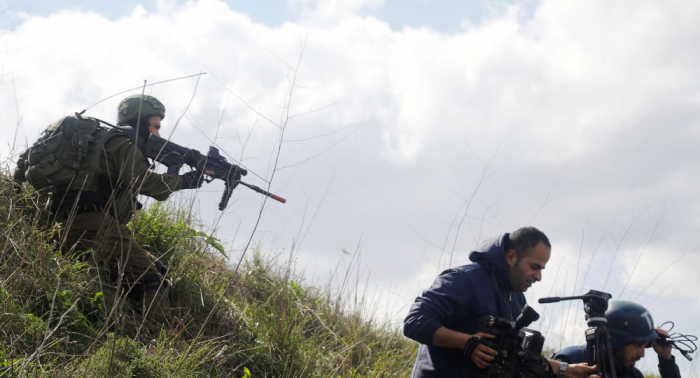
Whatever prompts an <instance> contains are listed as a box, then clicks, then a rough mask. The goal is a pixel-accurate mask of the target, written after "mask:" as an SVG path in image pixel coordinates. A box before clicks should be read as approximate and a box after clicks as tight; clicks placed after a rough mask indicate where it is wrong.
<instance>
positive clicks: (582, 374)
mask: <svg viewBox="0 0 700 378" xmlns="http://www.w3.org/2000/svg"><path fill="white" fill-rule="evenodd" d="M596 369H598V367H597V366H596V365H593V366H588V364H569V365H568V366H567V367H566V377H567V378H588V377H589V376H591V377H597V378H600V377H599V376H598V375H595V371H596Z"/></svg>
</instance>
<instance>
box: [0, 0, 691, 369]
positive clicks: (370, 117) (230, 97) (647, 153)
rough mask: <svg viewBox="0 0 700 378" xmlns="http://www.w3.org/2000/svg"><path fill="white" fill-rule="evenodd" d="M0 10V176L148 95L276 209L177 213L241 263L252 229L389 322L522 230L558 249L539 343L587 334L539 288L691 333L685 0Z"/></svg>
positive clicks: (202, 208)
mask: <svg viewBox="0 0 700 378" xmlns="http://www.w3.org/2000/svg"><path fill="white" fill-rule="evenodd" d="M464 3H468V4H464ZM0 4H1V5H2V6H0V11H1V12H2V13H0V26H1V27H2V29H1V32H0V33H1V34H0V37H1V38H2V39H1V40H0V42H2V43H1V44H0V128H1V129H2V131H3V135H5V140H4V141H5V143H3V144H2V146H0V159H2V161H3V163H4V165H5V166H11V164H12V163H11V162H12V160H13V158H14V157H15V156H16V154H17V153H18V152H21V150H23V149H24V148H25V147H26V146H27V145H28V144H29V143H31V142H32V141H33V140H34V139H36V137H37V136H38V135H39V133H40V132H41V130H42V129H43V128H44V127H45V126H46V125H48V124H49V123H51V122H52V121H53V120H55V119H57V118H59V117H62V116H65V115H68V114H72V113H74V112H76V111H81V110H83V109H88V110H87V112H86V114H88V115H92V116H95V117H97V118H101V119H104V120H107V121H109V120H114V119H115V111H116V108H117V105H118V103H119V101H120V100H121V99H122V98H123V97H126V96H127V95H130V94H135V93H139V92H140V91H141V90H143V88H142V86H143V85H144V83H145V84H147V85H148V86H147V87H146V88H145V91H146V93H148V94H151V95H154V96H156V97H158V98H159V99H160V100H161V101H162V102H163V103H164V104H165V106H166V108H167V110H166V117H165V119H164V120H163V128H162V129H161V134H162V135H163V136H165V137H170V138H171V140H173V141H174V142H176V143H178V144H181V145H183V146H186V147H188V148H195V149H198V150H200V151H202V152H205V151H206V150H207V148H208V146H210V145H212V144H214V145H216V146H218V147H219V148H220V150H221V151H222V153H224V154H225V156H226V157H227V158H228V159H229V160H230V161H232V162H235V163H237V164H240V165H241V166H243V167H245V168H246V169H248V170H249V171H250V173H249V174H248V176H246V177H245V178H244V179H245V181H246V182H249V183H251V184H254V185H259V186H263V187H265V188H268V187H269V190H270V191H272V192H274V193H277V194H279V195H280V196H282V197H285V198H286V199H287V200H288V201H287V203H286V204H281V203H277V202H274V201H267V202H264V199H263V197H262V196H260V195H258V194H257V193H255V192H253V191H250V190H247V189H245V188H239V189H236V191H235V192H234V195H233V197H232V199H231V202H230V204H229V206H228V208H227V209H226V210H225V211H224V212H220V211H218V210H217V207H218V206H217V204H218V201H219V198H220V195H221V192H222V190H223V184H222V183H221V182H212V183H210V184H205V186H204V187H203V188H202V189H200V190H198V191H183V192H181V193H179V194H178V195H176V196H175V198H173V199H171V200H170V201H171V202H173V203H180V204H184V205H186V206H190V205H191V206H193V209H194V211H195V212H196V213H197V215H198V216H199V217H200V219H201V229H202V230H203V231H206V232H211V233H214V234H215V235H216V236H218V237H219V238H221V239H222V240H223V241H225V243H226V245H227V246H228V247H229V251H230V252H229V258H230V260H231V261H232V263H235V262H237V261H238V258H240V256H241V255H242V253H243V251H244V250H245V246H246V245H247V243H248V241H249V240H250V241H251V243H252V246H253V247H254V248H257V249H259V250H260V251H262V252H263V253H264V254H266V255H267V256H270V258H276V259H277V260H278V261H280V262H282V263H285V262H287V261H290V260H291V261H292V262H293V266H294V268H295V270H296V271H297V272H298V273H299V274H300V276H303V280H304V281H305V282H307V283H309V284H314V285H318V286H324V285H327V284H328V285H330V286H331V287H334V288H335V289H334V290H336V291H337V292H339V293H341V292H342V293H343V294H345V295H348V294H349V298H354V293H355V292H356V291H357V292H358V294H359V296H360V297H363V296H364V298H365V300H364V302H362V303H360V304H358V306H360V307H361V308H362V309H363V311H365V313H366V314H367V316H371V317H374V318H375V319H381V320H388V321H391V322H393V324H394V326H396V327H399V326H400V322H401V320H402V319H403V317H404V316H405V314H406V313H407V311H408V308H409V306H410V305H411V303H412V302H413V300H414V299H415V297H416V296H417V295H419V294H420V292H421V291H422V290H424V289H426V288H427V287H428V286H429V285H430V283H431V282H432V281H433V280H434V279H435V277H436V276H437V275H438V274H439V272H440V271H442V270H444V269H445V268H447V267H450V266H458V265H462V264H465V263H468V262H469V260H468V254H469V252H470V251H472V250H473V249H474V248H475V246H476V245H478V244H479V243H481V242H482V241H484V240H486V239H488V238H489V237H492V236H495V235H499V234H502V233H505V232H511V231H513V230H515V229H517V228H519V227H521V226H524V225H533V226H535V227H538V228H539V229H541V230H543V231H544V232H545V233H546V234H547V235H548V236H549V239H550V241H551V242H552V244H553V250H552V258H551V260H550V261H549V264H548V265H547V268H546V270H545V271H544V273H543V276H544V278H543V281H542V282H540V283H537V284H536V285H534V287H533V288H531V289H530V290H529V291H528V292H527V293H526V297H527V299H528V301H529V302H530V303H531V304H533V306H534V308H535V309H536V310H537V311H538V312H540V314H541V315H542V318H541V319H540V321H539V322H538V323H534V324H533V325H532V328H535V329H539V330H540V331H542V332H543V334H544V335H545V337H546V338H547V342H546V346H548V347H550V348H553V349H558V348H559V347H561V346H567V345H571V344H578V343H583V331H584V329H585V328H586V324H585V321H584V319H583V309H582V306H581V304H580V303H574V302H569V303H565V304H564V303H562V304H550V305H540V304H538V303H536V301H537V299H538V298H541V297H545V296H551V295H559V296H562V295H575V294H581V293H584V292H587V291H588V290H591V289H594V290H602V291H605V292H609V293H611V294H612V295H613V299H622V300H631V301H636V302H638V303H640V304H641V305H643V306H645V307H647V308H648V309H649V310H650V312H651V314H652V316H653V318H654V321H655V323H656V324H657V325H659V324H661V323H663V322H665V321H668V320H671V321H674V322H675V324H676V328H675V329H674V331H679V332H681V333H686V334H697V333H698V330H699V328H700V320H698V319H700V294H698V293H697V291H696V290H693V289H692V288H693V287H698V285H700V275H698V274H697V268H696V267H697V266H698V264H700V256H699V254H698V249H699V248H700V241H698V238H697V237H696V235H697V233H696V230H697V228H698V225H699V224H700V218H699V217H698V215H697V214H698V213H699V212H698V210H700V200H699V199H698V196H697V191H696V189H695V188H697V187H698V184H699V183H700V182H699V181H700V174H699V173H700V156H699V155H700V150H699V149H698V148H697V145H698V142H699V141H700V71H699V70H698V69H697V67H700V52H699V51H698V50H697V48H696V45H697V41H696V40H697V38H696V36H697V35H700V3H698V4H695V3H692V2H684V1H673V0H670V1H666V2H663V3H661V2H657V1H651V0H648V1H644V0H642V1H637V0H627V1H616V2H609V1H602V0H590V1H586V2H581V1H573V0H558V1H554V0H542V1H518V0H513V1H506V2H502V1H474V2H464V1H452V0H445V1H431V2H428V1H424V0H408V1H398V0H354V1H344V0H288V1H282V0H267V1H221V0H199V1H190V2H183V1H174V0H162V1H157V2H148V1H145V2H137V1H124V2H121V3H118V2H88V1H72V2H71V1H32V2H29V1H14V2H8V1H5V2H0ZM200 73H205V74H201V75H200ZM173 79H177V80H173ZM150 84H153V85H150ZM259 215H260V222H259V224H258V225H257V227H256V226H255V225H256V223H257V220H258V216H259ZM251 248H252V247H251ZM246 254H247V256H250V255H251V254H252V252H251V249H249V250H248V251H247V252H246ZM345 277H347V278H346V279H347V280H346V281H344V279H345ZM298 279H300V280H301V279H302V278H301V277H299V278H298ZM328 282H330V283H328ZM343 282H345V287H344V290H342V291H341V290H340V287H341V286H343ZM652 354H653V353H652ZM676 356H677V361H678V362H679V365H680V366H681V369H682V371H683V372H684V373H685V374H686V375H687V374H689V373H691V372H693V373H694V372H695V371H696V368H695V365H694V364H692V363H689V362H687V361H685V359H683V358H682V357H681V356H679V355H678V354H677V352H676ZM643 361H644V362H643V364H642V365H641V367H642V369H646V370H649V371H652V370H654V369H655V366H656V363H657V361H656V357H655V356H648V357H647V358H645V359H644V360H643Z"/></svg>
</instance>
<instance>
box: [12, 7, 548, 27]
mask: <svg viewBox="0 0 700 378" xmlns="http://www.w3.org/2000/svg"><path fill="white" fill-rule="evenodd" d="M516 2H517V3H520V4H521V5H526V6H532V5H534V3H535V2H534V0H525V1H517V0H499V1H463V0H431V1H429V0H385V1H384V2H383V4H381V5H380V6H379V7H378V8H376V9H373V10H371V11H367V12H365V14H366V15H372V16H374V17H377V18H379V19H381V20H384V21H386V22H387V23H388V24H389V25H391V27H392V29H395V30H400V29H401V28H403V27H404V26H409V27H414V28H416V27H421V26H425V27H429V28H431V29H434V30H438V31H442V32H456V31H459V30H460V29H462V25H463V22H464V21H465V20H469V22H470V23H472V24H478V23H479V22H480V21H481V20H482V19H483V18H484V16H485V15H488V14H490V13H493V12H494V9H496V10H497V9H498V8H500V7H503V6H505V5H508V4H513V3H516ZM176 3H179V4H182V3H185V1H183V0H177V1H176ZM226 3H227V4H229V5H230V6H231V8H233V9H236V10H237V11H240V12H243V13H246V14H248V15H249V16H250V17H251V19H252V20H253V21H254V22H260V23H263V24H265V25H268V26H271V27H276V26H279V25H280V24H282V23H283V22H284V21H294V16H293V15H291V14H290V11H289V8H288V6H287V3H288V1H287V0H227V1H226ZM10 4H14V5H13V6H12V9H14V10H20V11H24V12H27V13H30V14H35V15H40V16H46V15H48V14H50V13H52V12H55V11H57V10H60V9H66V8H71V7H80V8H82V9H85V10H92V11H96V12H99V13H102V14H104V15H106V16H108V17H124V16H127V15H129V14H130V13H131V12H132V11H133V9H134V7H136V6H137V5H141V6H143V7H145V8H146V9H148V10H150V11H153V10H155V9H156V7H157V5H156V1H132V0H127V1H90V0H32V1H27V0H18V1H16V2H12V3H10Z"/></svg>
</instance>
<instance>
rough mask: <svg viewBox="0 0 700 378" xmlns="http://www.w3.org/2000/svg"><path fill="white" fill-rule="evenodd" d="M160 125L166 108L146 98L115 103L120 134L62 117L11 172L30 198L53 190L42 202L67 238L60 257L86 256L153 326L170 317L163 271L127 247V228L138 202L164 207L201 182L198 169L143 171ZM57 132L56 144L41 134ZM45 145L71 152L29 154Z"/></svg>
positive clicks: (131, 241) (90, 121)
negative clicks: (173, 196)
mask: <svg viewBox="0 0 700 378" xmlns="http://www.w3.org/2000/svg"><path fill="white" fill-rule="evenodd" d="M163 118H165V106H163V104H162V103H161V102H160V101H158V99H156V98H155V97H153V96H149V95H133V96H129V97H127V98H125V99H124V100H122V101H121V103H120V104H119V109H118V125H120V127H119V128H104V127H100V126H97V125H98V124H97V121H96V120H94V119H92V118H82V117H80V116H79V115H76V116H75V117H72V116H71V117H65V118H63V119H61V120H59V121H57V122H56V123H54V124H53V125H52V126H49V128H48V129H47V132H45V133H44V136H43V137H42V138H40V140H39V141H38V142H37V144H35V145H34V146H32V147H31V148H30V149H28V150H27V151H26V152H24V153H23V154H22V155H20V159H19V161H18V163H17V169H16V171H15V181H16V182H19V183H22V182H24V181H28V182H29V184H31V185H32V186H33V187H34V188H35V189H37V190H40V191H41V189H43V187H44V186H45V185H43V183H46V182H50V183H51V184H53V185H52V186H51V189H50V191H51V193H50V199H49V201H50V204H51V210H52V213H53V214H54V217H55V220H56V222H61V223H63V224H64V228H65V230H66V231H65V235H64V236H63V237H62V242H63V243H62V244H63V248H64V250H66V251H71V250H84V251H88V250H89V251H91V256H90V258H89V260H90V261H91V263H92V264H93V265H95V266H97V267H100V268H105V271H106V272H107V273H108V275H109V277H110V278H111V279H112V280H113V282H115V283H117V284H121V285H122V287H124V288H125V289H126V290H127V292H128V293H129V294H130V297H131V298H132V299H134V300H136V301H137V302H139V303H140V304H141V308H142V311H143V312H144V316H147V317H149V318H151V319H152V320H154V321H157V322H166V321H168V319H170V318H171V315H172V314H171V308H170V299H169V292H170V281H169V280H168V279H166V278H165V274H166V272H167V269H166V267H165V266H164V265H163V264H162V263H161V262H160V261H158V260H157V259H156V258H155V257H154V256H152V255H151V254H150V253H148V252H146V251H145V250H144V249H143V248H141V247H140V246H139V245H138V244H137V243H136V242H135V241H134V239H133V235H132V232H131V230H130V229H129V228H127V226H126V224H127V223H128V222H129V221H130V220H131V218H132V216H133V214H134V213H135V211H137V210H138V209H140V207H141V204H140V203H138V201H137V195H138V194H142V195H146V196H149V197H152V198H154V199H156V200H158V201H163V200H165V199H167V198H168V197H169V196H170V194H171V193H173V192H175V191H178V190H181V189H196V188H199V187H201V186H202V179H203V174H204V171H203V169H202V168H201V167H199V169H196V170H194V171H191V172H187V173H185V174H183V175H168V174H157V173H154V172H152V171H151V170H150V164H149V162H148V159H147V158H146V156H145V155H144V153H143V151H144V146H145V142H146V141H147V140H148V137H149V135H150V134H155V135H159V130H160V124H161V121H162V120H163ZM59 125H61V126H62V128H61V130H62V133H61V135H62V136H63V139H60V137H61V135H58V137H57V138H58V139H56V138H54V136H55V135H53V134H51V133H49V132H48V131H50V130H56V129H57V128H58V126H59ZM70 133H73V135H69V134H70ZM66 136H68V138H66ZM42 139H43V141H42ZM52 140H72V144H71V145H68V146H67V144H65V143H64V144H60V143H59V144H56V145H55V146H54V147H53V148H54V149H55V151H50V152H52V153H51V154H46V153H44V154H42V153H41V149H40V148H37V147H36V146H37V145H39V144H41V145H42V148H44V149H47V148H51V143H52ZM40 142H42V143H40ZM56 143H58V142H56ZM66 143H67V142H66ZM46 146H49V147H46ZM66 150H71V151H69V152H67V151H66ZM76 151H78V152H77V153H76ZM32 154H34V155H32ZM36 156H40V157H41V160H40V161H37V160H39V159H38V158H37V157H36ZM75 156H79V158H76V157H75ZM76 159H77V160H76ZM66 166H68V167H72V169H69V168H66ZM46 186H49V185H48V184H47V185H46Z"/></svg>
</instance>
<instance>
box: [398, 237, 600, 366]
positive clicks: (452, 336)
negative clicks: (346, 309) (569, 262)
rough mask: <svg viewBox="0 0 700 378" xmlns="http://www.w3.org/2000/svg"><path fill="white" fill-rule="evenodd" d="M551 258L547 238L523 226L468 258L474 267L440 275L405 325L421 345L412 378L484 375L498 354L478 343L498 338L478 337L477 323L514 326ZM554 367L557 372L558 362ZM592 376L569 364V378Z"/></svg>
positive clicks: (420, 297) (416, 305) (425, 292)
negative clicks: (485, 319)
mask: <svg viewBox="0 0 700 378" xmlns="http://www.w3.org/2000/svg"><path fill="white" fill-rule="evenodd" d="M550 254H551V244H550V243H549V240H548V239H547V236H546V235H545V234H544V233H543V232H542V231H540V230H538V229H536V228H534V227H523V228H520V229H518V230H516V231H514V232H513V233H512V234H508V233H506V234H503V235H501V236H500V237H495V238H493V239H490V240H487V241H486V242H485V243H484V244H482V245H481V246H480V247H479V248H478V249H477V250H476V251H474V252H472V253H471V254H470V255H469V259H470V260H471V261H473V264H469V265H463V266H459V267H456V268H452V269H448V270H446V271H444V272H442V273H441V274H440V276H438V278H437V279H436V280H435V282H434V283H433V285H432V286H431V287H430V288H429V289H428V290H426V291H424V292H423V294H422V295H421V296H419V297H418V298H416V301H415V303H414V304H413V306H412V307H411V310H410V311H409V313H408V315H407V316H406V319H405V320H404V329H403V332H404V335H406V336H407V337H409V338H411V339H413V340H416V341H418V342H419V343H420V344H421V345H420V346H419V348H418V356H417V357H416V362H415V364H414V365H413V373H412V375H411V377H412V378H427V377H441V378H449V377H480V376H484V375H485V373H486V371H485V370H483V369H486V368H488V367H489V366H490V363H491V361H493V360H494V358H495V356H496V355H497V354H498V352H496V351H495V350H493V349H491V348H489V347H487V346H486V345H484V344H482V343H480V342H479V340H480V339H482V338H493V337H494V336H493V335H489V334H485V333H477V326H478V322H479V318H480V317H481V316H484V315H491V316H496V317H501V318H504V319H507V320H510V321H515V319H516V318H517V316H518V315H520V313H521V312H522V309H523V307H524V306H525V295H523V292H525V291H526V290H527V289H528V288H529V287H530V286H532V284H534V283H535V282H537V281H540V280H541V279H542V270H543V269H544V268H545V265H546V264H547V262H548V261H549V257H550ZM470 340H471V341H470ZM465 351H466V353H465ZM550 363H551V365H552V369H553V370H554V371H553V372H554V373H555V374H556V373H558V372H559V366H560V362H558V361H550ZM594 371H595V369H594V367H589V366H587V365H586V364H579V365H571V366H569V367H568V369H567V370H566V376H567V377H575V376H579V377H588V375H589V374H591V373H593V372H594Z"/></svg>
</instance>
